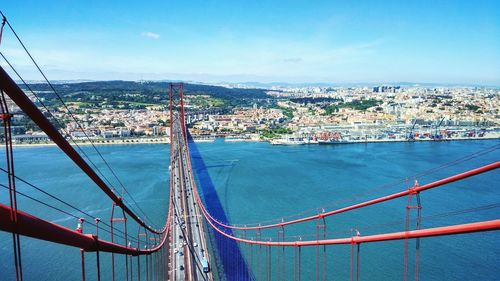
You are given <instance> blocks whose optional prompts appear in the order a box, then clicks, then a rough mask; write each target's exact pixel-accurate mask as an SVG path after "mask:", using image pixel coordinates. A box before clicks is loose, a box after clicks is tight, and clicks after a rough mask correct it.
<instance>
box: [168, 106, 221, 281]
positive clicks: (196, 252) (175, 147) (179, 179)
mask: <svg viewBox="0 0 500 281" xmlns="http://www.w3.org/2000/svg"><path fill="white" fill-rule="evenodd" d="M182 128H183V127H182V124H181V120H180V118H179V115H178V114H177V113H174V114H173V119H172V137H171V141H172V146H171V149H172V153H171V155H172V159H171V174H170V175H171V180H172V181H173V185H172V192H173V203H174V205H173V207H174V212H173V216H174V217H173V222H174V223H173V224H172V229H171V231H172V232H171V245H170V257H171V265H170V271H171V272H170V279H171V280H212V273H211V272H208V273H206V272H204V270H203V266H202V260H203V259H206V260H207V261H208V260H209V257H208V251H207V246H208V245H207V240H206V238H205V233H204V231H203V229H204V228H203V220H202V217H201V213H200V210H199V209H198V206H197V205H196V203H195V199H194V196H193V193H192V192H193V187H194V183H193V182H192V177H191V167H190V166H189V161H188V159H187V157H188V153H187V143H186V139H185V138H184V135H183V133H182Z"/></svg>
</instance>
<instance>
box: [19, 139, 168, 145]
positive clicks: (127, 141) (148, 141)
mask: <svg viewBox="0 0 500 281" xmlns="http://www.w3.org/2000/svg"><path fill="white" fill-rule="evenodd" d="M75 143H76V144H78V145H79V146H83V145H92V144H93V145H122V144H131V145H133V144H168V143H170V140H169V138H136V139H110V140H96V141H93V142H90V141H75V142H70V144H71V145H74V144H75ZM12 146H13V147H43V146H56V144H55V143H54V142H39V143H14V144H12Z"/></svg>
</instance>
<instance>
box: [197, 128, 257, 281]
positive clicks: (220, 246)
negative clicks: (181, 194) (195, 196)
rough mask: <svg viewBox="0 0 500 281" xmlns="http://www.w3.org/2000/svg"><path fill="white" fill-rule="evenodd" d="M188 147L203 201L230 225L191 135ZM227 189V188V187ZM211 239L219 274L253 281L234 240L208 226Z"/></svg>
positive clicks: (214, 213)
mask: <svg viewBox="0 0 500 281" xmlns="http://www.w3.org/2000/svg"><path fill="white" fill-rule="evenodd" d="M188 146H189V151H190V154H191V160H192V165H193V167H192V168H193V171H194V175H195V177H196V179H197V183H198V190H200V191H201V195H202V199H203V201H204V203H205V206H206V207H207V210H208V212H210V214H211V215H212V216H214V217H215V218H216V219H217V220H218V221H220V222H223V223H229V220H228V216H227V215H226V213H225V211H224V208H223V207H222V203H221V201H220V198H219V196H218V195H217V191H216V190H215V186H214V183H213V181H212V178H211V177H210V174H209V173H208V167H207V166H206V165H205V162H204V161H203V157H202V156H201V153H200V151H199V150H198V147H197V146H196V143H195V142H194V141H193V138H192V137H191V134H189V133H188ZM226 188H227V187H226ZM207 229H208V231H209V235H210V237H211V243H212V248H213V249H214V254H216V255H217V266H218V267H219V272H224V276H225V279H226V280H253V279H254V278H253V277H252V274H251V272H250V270H249V269H248V266H247V264H246V262H245V260H244V258H243V254H242V252H241V250H240V248H239V246H238V244H237V243H236V242H235V241H234V240H230V239H227V238H225V237H224V236H222V234H220V233H218V232H217V231H215V230H213V229H212V228H211V227H210V226H207ZM226 233H227V234H229V235H232V234H233V232H232V231H231V230H230V229H228V230H226Z"/></svg>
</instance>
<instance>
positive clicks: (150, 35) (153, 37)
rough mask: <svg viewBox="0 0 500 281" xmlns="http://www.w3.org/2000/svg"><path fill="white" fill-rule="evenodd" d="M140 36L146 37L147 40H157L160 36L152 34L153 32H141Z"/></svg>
mask: <svg viewBox="0 0 500 281" xmlns="http://www.w3.org/2000/svg"><path fill="white" fill-rule="evenodd" d="M141 35H142V36H144V37H147V38H150V39H155V40H156V39H158V38H160V34H158V33H154V32H151V31H148V32H143V33H141Z"/></svg>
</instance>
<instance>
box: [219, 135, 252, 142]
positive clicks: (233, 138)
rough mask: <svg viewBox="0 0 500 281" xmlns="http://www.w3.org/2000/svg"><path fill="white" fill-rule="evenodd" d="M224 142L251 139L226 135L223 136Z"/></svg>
mask: <svg viewBox="0 0 500 281" xmlns="http://www.w3.org/2000/svg"><path fill="white" fill-rule="evenodd" d="M224 141H225V142H244V141H252V139H250V138H248V137H244V136H227V137H225V138H224Z"/></svg>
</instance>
